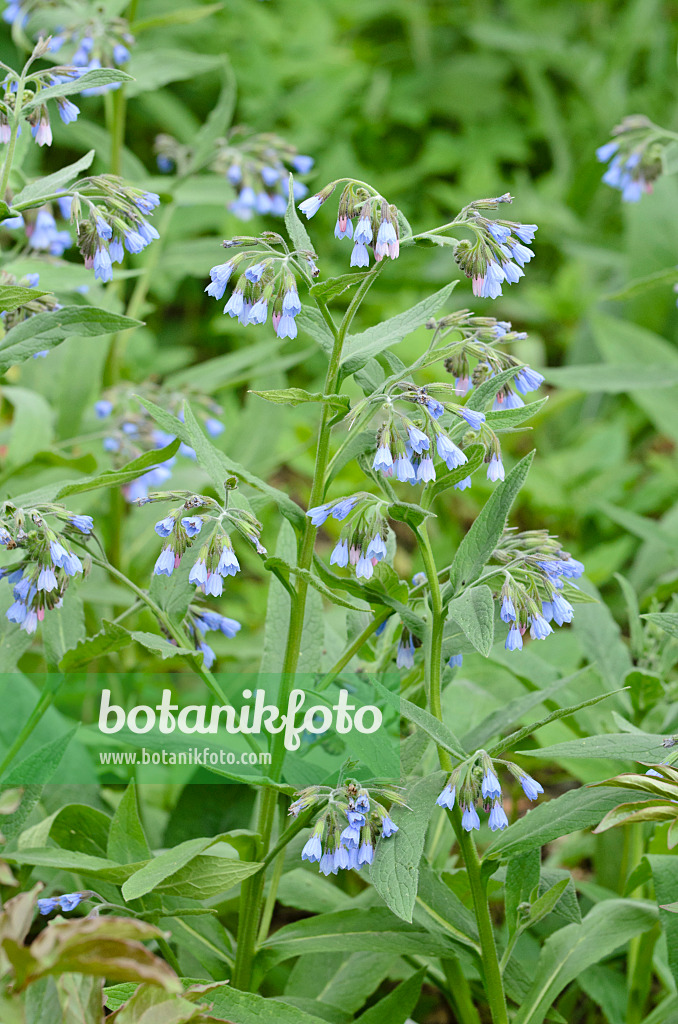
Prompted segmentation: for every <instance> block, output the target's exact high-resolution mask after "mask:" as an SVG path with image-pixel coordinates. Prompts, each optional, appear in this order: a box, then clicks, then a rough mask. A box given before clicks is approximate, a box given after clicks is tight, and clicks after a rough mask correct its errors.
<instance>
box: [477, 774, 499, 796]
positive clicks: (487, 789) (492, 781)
mask: <svg viewBox="0 0 678 1024" xmlns="http://www.w3.org/2000/svg"><path fill="white" fill-rule="evenodd" d="M480 792H481V793H482V795H483V798H484V799H485V800H499V799H500V798H501V786H500V785H499V779H498V778H497V776H496V775H495V774H494V772H493V771H489V770H488V771H486V772H485V774H484V775H483V781H482V785H481V788H480Z"/></svg>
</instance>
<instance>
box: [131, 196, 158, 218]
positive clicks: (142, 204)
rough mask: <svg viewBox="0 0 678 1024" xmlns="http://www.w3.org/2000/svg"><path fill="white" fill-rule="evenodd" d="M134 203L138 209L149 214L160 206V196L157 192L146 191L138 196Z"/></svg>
mask: <svg viewBox="0 0 678 1024" xmlns="http://www.w3.org/2000/svg"><path fill="white" fill-rule="evenodd" d="M134 205H135V206H136V207H137V209H138V210H141V212H142V213H144V214H146V216H148V215H149V214H151V213H153V210H155V208H156V206H160V196H159V195H157V194H156V193H155V192H144V193H143V194H142V195H140V196H137V197H136V198H135V199H134Z"/></svg>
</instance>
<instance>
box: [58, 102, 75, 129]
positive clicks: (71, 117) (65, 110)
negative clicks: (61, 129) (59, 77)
mask: <svg viewBox="0 0 678 1024" xmlns="http://www.w3.org/2000/svg"><path fill="white" fill-rule="evenodd" d="M57 109H58V111H59V117H60V118H61V120H62V121H63V123H64V124H71V123H72V122H73V121H77V119H78V114H79V113H80V107H76V105H75V103H71V101H70V100H69V99H67V98H66V97H65V96H60V97H59V99H58V100H57Z"/></svg>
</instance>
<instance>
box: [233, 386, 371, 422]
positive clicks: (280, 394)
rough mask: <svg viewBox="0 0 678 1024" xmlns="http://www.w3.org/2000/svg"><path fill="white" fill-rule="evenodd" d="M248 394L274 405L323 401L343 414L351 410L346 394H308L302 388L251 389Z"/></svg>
mask: <svg viewBox="0 0 678 1024" xmlns="http://www.w3.org/2000/svg"><path fill="white" fill-rule="evenodd" d="M250 394H252V395H258V396H259V398H264V399H265V400H266V401H267V402H273V403H274V404H275V405H304V404H305V403H306V402H325V403H326V404H328V405H329V406H330V408H332V409H335V410H336V411H337V412H340V413H342V414H343V415H344V416H345V415H346V414H347V413H349V412H350V410H351V400H350V398H349V397H348V395H323V394H321V393H320V392H316V393H315V394H310V393H309V392H308V391H304V390H303V388H281V389H279V390H277V391H251V392H250Z"/></svg>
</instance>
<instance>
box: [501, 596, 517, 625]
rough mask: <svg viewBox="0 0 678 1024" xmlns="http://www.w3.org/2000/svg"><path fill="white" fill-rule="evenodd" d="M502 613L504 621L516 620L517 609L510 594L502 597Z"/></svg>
mask: <svg viewBox="0 0 678 1024" xmlns="http://www.w3.org/2000/svg"><path fill="white" fill-rule="evenodd" d="M500 615H501V621H502V622H506V623H508V622H515V620H516V609H515V607H514V605H513V601H512V600H511V598H510V597H509V595H508V594H504V596H503V598H502V602H501V612H500Z"/></svg>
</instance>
